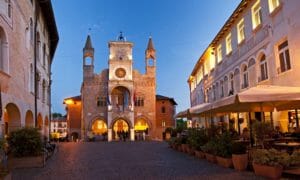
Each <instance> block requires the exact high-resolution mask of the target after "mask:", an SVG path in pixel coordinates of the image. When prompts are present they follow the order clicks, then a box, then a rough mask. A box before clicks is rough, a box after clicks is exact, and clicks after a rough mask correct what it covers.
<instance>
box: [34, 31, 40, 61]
mask: <svg viewBox="0 0 300 180" xmlns="http://www.w3.org/2000/svg"><path fill="white" fill-rule="evenodd" d="M35 48H36V58H37V61H39V62H40V60H41V57H40V55H41V39H40V33H39V32H37V33H36V47H35Z"/></svg>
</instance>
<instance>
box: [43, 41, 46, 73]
mask: <svg viewBox="0 0 300 180" xmlns="http://www.w3.org/2000/svg"><path fill="white" fill-rule="evenodd" d="M45 65H46V44H45V43H44V44H43V67H44V68H45Z"/></svg>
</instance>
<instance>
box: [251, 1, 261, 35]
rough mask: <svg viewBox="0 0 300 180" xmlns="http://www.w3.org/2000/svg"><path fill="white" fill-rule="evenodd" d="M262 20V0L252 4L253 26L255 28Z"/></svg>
mask: <svg viewBox="0 0 300 180" xmlns="http://www.w3.org/2000/svg"><path fill="white" fill-rule="evenodd" d="M261 22H262V20H261V7H260V0H258V1H256V3H255V4H254V5H253V6H252V28H253V29H255V28H256V27H257V26H258V25H260V24H261Z"/></svg>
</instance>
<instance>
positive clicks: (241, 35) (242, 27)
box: [237, 19, 245, 44]
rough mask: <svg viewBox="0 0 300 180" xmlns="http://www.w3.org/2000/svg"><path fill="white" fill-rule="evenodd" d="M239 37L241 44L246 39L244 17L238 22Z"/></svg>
mask: <svg viewBox="0 0 300 180" xmlns="http://www.w3.org/2000/svg"><path fill="white" fill-rule="evenodd" d="M237 37H238V43H239V44H240V43H241V42H242V41H243V40H244V39H245V25H244V19H241V20H240V22H239V23H238V24H237Z"/></svg>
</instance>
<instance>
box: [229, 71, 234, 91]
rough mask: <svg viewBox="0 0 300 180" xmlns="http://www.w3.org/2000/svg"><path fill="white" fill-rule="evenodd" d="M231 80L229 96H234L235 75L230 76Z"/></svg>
mask: <svg viewBox="0 0 300 180" xmlns="http://www.w3.org/2000/svg"><path fill="white" fill-rule="evenodd" d="M229 78H230V81H229V82H230V85H229V92H228V95H229V96H230V95H233V94H234V76H233V73H231V74H230V76H229Z"/></svg>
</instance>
